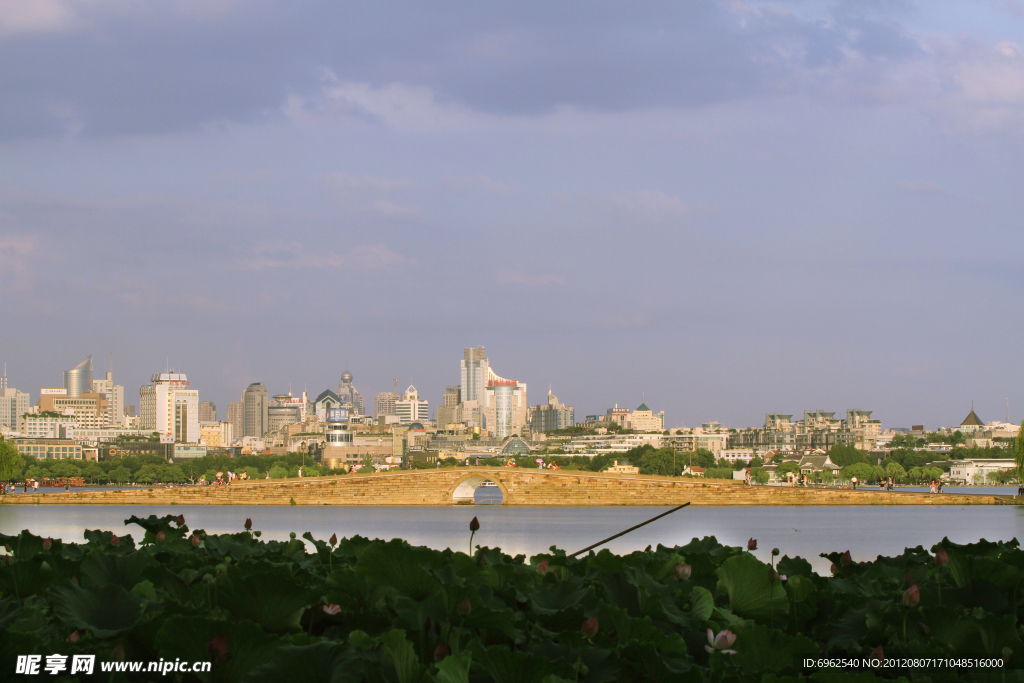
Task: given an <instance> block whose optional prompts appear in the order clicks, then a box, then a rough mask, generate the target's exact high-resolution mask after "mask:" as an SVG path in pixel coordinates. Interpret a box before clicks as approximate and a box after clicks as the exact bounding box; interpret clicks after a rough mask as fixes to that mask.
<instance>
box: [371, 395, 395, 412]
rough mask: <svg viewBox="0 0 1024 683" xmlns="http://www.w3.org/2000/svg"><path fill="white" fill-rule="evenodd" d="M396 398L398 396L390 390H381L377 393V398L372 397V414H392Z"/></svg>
mask: <svg viewBox="0 0 1024 683" xmlns="http://www.w3.org/2000/svg"><path fill="white" fill-rule="evenodd" d="M397 400H398V397H397V396H395V395H394V394H393V393H391V392H390V391H383V392H381V393H379V394H377V398H375V399H373V416H374V417H379V416H380V415H394V414H395V401H397Z"/></svg>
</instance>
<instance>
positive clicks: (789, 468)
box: [776, 460, 800, 478]
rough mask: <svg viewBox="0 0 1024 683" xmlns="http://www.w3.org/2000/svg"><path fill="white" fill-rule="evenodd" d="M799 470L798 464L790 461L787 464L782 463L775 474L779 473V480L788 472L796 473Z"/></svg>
mask: <svg viewBox="0 0 1024 683" xmlns="http://www.w3.org/2000/svg"><path fill="white" fill-rule="evenodd" d="M799 469H800V463H797V462H794V461H792V460H790V461H789V462H784V463H782V464H781V465H779V469H777V470H776V472H778V473H779V477H780V478H781V477H784V476H786V475H787V474H789V473H790V472H796V471H797V470H799Z"/></svg>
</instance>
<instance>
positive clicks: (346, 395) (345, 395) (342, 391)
mask: <svg viewBox="0 0 1024 683" xmlns="http://www.w3.org/2000/svg"><path fill="white" fill-rule="evenodd" d="M338 398H339V399H341V404H342V405H343V406H345V407H346V408H348V409H349V410H351V411H352V414H353V415H364V414H365V413H364V412H363V396H362V394H360V393H359V392H358V391H356V388H355V387H354V386H352V373H351V372H349V371H348V370H346V371H345V372H343V373H341V382H339V383H338Z"/></svg>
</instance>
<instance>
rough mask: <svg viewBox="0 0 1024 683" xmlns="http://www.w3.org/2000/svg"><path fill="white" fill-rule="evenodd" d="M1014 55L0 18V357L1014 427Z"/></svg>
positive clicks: (1011, 37)
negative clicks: (504, 387)
mask: <svg viewBox="0 0 1024 683" xmlns="http://www.w3.org/2000/svg"><path fill="white" fill-rule="evenodd" d="M1022 46H1024V3H1022V2H1020V1H1018V0H975V1H973V2H971V1H968V0H959V1H952V0H949V1H946V0H929V1H928V2H914V1H912V0H895V1H892V2H887V1H885V0H874V1H863V0H861V1H857V2H813V1H810V0H807V1H797V0H794V1H791V2H785V1H781V0H780V1H777V2H758V1H754V0H747V1H744V0H732V1H723V2H708V1H702V0H694V1H693V2H685V3H663V2H650V3H643V2H631V3H621V2H587V3H579V2H562V3H552V2H547V1H543V2H515V3H505V4H504V5H497V4H494V3H483V4H481V3H473V2H432V3H391V2H387V1H384V0H374V2H365V3H360V2H349V3H338V2H328V1H326V0H325V1H323V2H317V1H312V0H311V1H309V2H266V1H263V0H246V1H244V2H243V1H242V0H167V1H165V2H160V3H150V2H143V1H141V0H127V1H125V0H118V1H114V0H33V1H32V2H25V1H22V0H0V64H2V65H3V66H2V68H0V93H2V96H0V160H2V163H0V291H2V292H3V295H2V297H0V301H2V320H3V323H4V324H3V328H4V334H3V335H2V336H0V361H6V362H7V364H8V376H9V377H10V381H11V384H12V385H14V386H17V387H18V388H20V389H22V390H29V391H31V393H32V400H33V402H34V401H35V400H37V398H38V390H39V387H40V386H59V385H60V384H61V383H62V375H61V372H62V371H63V370H65V369H67V368H70V367H72V366H74V365H75V364H77V363H78V362H79V361H81V360H82V359H83V358H84V357H85V356H86V355H88V354H90V353H91V354H93V355H94V356H95V359H96V370H97V372H98V373H99V372H101V371H103V370H106V367H107V362H108V360H107V359H108V357H109V354H110V353H113V354H114V363H115V379H117V380H119V382H121V383H123V384H125V385H126V387H127V394H128V398H129V402H130V403H136V404H137V403H138V387H139V385H141V384H143V383H145V382H147V381H148V376H149V375H150V374H151V373H153V372H159V371H163V370H164V369H165V367H166V366H167V364H168V363H169V364H170V365H171V366H173V367H174V368H175V369H177V370H179V371H181V372H185V373H187V374H188V376H189V379H190V380H191V381H192V384H193V386H195V387H198V388H199V390H200V396H201V400H207V399H208V400H213V401H215V402H216V404H217V406H218V409H219V411H220V415H221V417H222V418H223V416H224V410H225V408H226V406H227V402H228V401H231V400H238V396H239V394H240V392H241V391H242V390H243V389H244V388H245V386H246V385H247V384H248V383H249V382H253V381H262V382H264V383H265V384H266V385H267V387H268V389H269V390H270V391H271V393H279V392H286V391H288V389H289V387H290V388H291V389H292V390H293V391H295V392H298V391H301V390H302V389H303V387H307V388H308V389H309V391H310V392H311V393H316V392H319V391H320V390H322V389H323V388H326V387H333V386H335V385H336V384H337V381H338V375H339V374H340V373H341V371H342V370H343V369H344V368H345V367H346V366H347V367H348V368H349V369H350V370H351V371H352V372H353V373H354V375H355V378H356V381H355V384H356V386H357V387H358V388H359V389H360V390H361V391H362V392H363V394H364V395H366V396H370V397H372V395H373V394H375V393H377V392H379V391H385V390H388V389H389V387H391V386H393V385H392V380H391V378H393V377H400V378H403V379H402V380H401V381H400V382H399V384H400V386H402V387H404V386H405V385H408V384H410V383H412V384H415V385H416V386H417V387H418V388H419V389H420V391H421V393H422V394H424V395H425V397H426V398H428V399H429V400H430V401H431V403H432V404H434V403H436V402H437V401H438V399H439V398H440V396H441V394H442V392H443V390H444V386H445V385H446V384H451V383H457V382H458V362H459V360H460V358H461V355H462V349H463V347H465V346H468V345H484V346H486V347H487V351H488V356H489V357H490V359H491V364H492V366H493V367H494V369H495V370H496V372H498V373H499V374H501V375H503V376H505V377H509V378H517V379H519V380H521V381H525V382H528V383H529V387H530V399H531V402H532V403H539V402H542V401H543V400H544V394H545V392H546V391H547V388H548V385H549V384H550V385H551V386H552V387H553V389H554V391H555V393H556V394H557V395H558V396H559V398H560V399H562V400H563V401H565V402H567V403H569V404H571V405H574V406H575V407H576V414H577V416H578V418H582V417H583V415H585V414H588V413H597V412H604V410H605V409H607V408H609V407H611V406H612V405H614V404H616V403H618V404H620V405H626V406H629V407H635V406H636V405H637V404H639V403H640V400H641V398H642V397H646V401H647V403H648V404H649V405H650V406H651V407H652V408H654V409H655V410H662V409H663V410H665V413H666V421H667V423H668V424H669V425H670V426H677V425H694V424H697V423H699V422H701V421H704V420H711V419H716V420H719V421H721V422H722V423H724V424H728V425H731V426H745V425H754V424H760V423H761V422H763V419H764V413H765V412H767V411H772V412H785V413H796V414H800V413H801V412H802V411H803V410H806V409H817V408H822V409H825V410H834V411H839V412H842V411H845V410H846V409H847V408H862V409H867V410H874V411H875V416H876V417H878V418H880V419H881V420H882V421H883V424H885V425H887V426H909V425H910V424H911V423H924V424H926V425H927V426H929V427H930V428H934V427H936V426H938V425H942V424H951V423H959V421H960V420H962V419H963V417H964V415H966V413H967V411H968V410H969V409H970V404H971V401H972V400H973V401H974V402H975V405H976V406H977V409H978V412H979V414H980V415H981V417H982V419H984V420H995V419H1002V418H1003V416H1004V412H1005V401H1006V398H1007V397H1009V402H1010V418H1011V419H1012V420H1020V419H1021V417H1024V370H1022V363H1021V351H1020V349H1021V338H1022V331H1024V325H1022V323H1024V319H1022V318H1024V307H1022V294H1024V291H1022V290H1024V287H1022V285H1024V268H1022V262H1024V238H1022V215H1024V212H1022V209H1024V190H1022V188H1024V156H1022V153H1024V47H1022Z"/></svg>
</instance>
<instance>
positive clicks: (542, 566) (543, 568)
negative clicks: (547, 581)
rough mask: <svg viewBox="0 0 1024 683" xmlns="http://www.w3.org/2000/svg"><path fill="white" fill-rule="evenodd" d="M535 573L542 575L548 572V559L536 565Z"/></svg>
mask: <svg viewBox="0 0 1024 683" xmlns="http://www.w3.org/2000/svg"><path fill="white" fill-rule="evenodd" d="M537 573H538V574H540V575H541V576H544V575H546V574H547V573H548V561H547V560H544V561H543V562H540V563H539V564H538V565H537Z"/></svg>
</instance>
